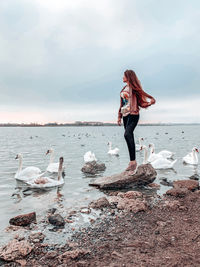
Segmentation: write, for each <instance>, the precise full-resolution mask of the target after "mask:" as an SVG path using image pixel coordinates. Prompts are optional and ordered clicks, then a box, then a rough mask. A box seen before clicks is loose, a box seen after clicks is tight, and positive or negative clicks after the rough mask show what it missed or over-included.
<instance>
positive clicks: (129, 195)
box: [123, 191, 143, 199]
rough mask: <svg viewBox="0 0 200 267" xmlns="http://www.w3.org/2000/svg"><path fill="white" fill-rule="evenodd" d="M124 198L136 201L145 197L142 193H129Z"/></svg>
mask: <svg viewBox="0 0 200 267" xmlns="http://www.w3.org/2000/svg"><path fill="white" fill-rule="evenodd" d="M123 197H124V198H129V199H136V198H142V197H143V195H142V193H141V192H138V191H128V192H126V193H124V196H123Z"/></svg>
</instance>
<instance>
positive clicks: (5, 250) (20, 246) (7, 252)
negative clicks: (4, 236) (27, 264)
mask: <svg viewBox="0 0 200 267" xmlns="http://www.w3.org/2000/svg"><path fill="white" fill-rule="evenodd" d="M32 249H33V248H32V247H31V245H30V243H29V242H27V241H24V240H23V241H18V240H16V239H13V240H12V241H10V242H9V243H8V244H7V245H6V246H3V247H1V248H0V258H1V259H3V260H5V261H13V260H17V259H21V258H23V257H25V256H26V255H28V254H29V253H30V252H31V251H32Z"/></svg>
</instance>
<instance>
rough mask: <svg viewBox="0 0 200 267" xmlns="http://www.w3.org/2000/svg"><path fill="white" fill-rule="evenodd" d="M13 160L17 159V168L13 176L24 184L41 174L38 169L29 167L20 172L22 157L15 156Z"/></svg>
mask: <svg viewBox="0 0 200 267" xmlns="http://www.w3.org/2000/svg"><path fill="white" fill-rule="evenodd" d="M15 159H19V168H18V170H17V172H16V174H15V179H17V180H19V181H22V182H26V181H28V180H30V179H32V178H33V177H34V176H37V175H39V174H40V173H41V170H40V169H39V168H38V167H34V166H30V167H26V168H25V169H23V170H22V161H23V155H22V154H17V156H16V157H15Z"/></svg>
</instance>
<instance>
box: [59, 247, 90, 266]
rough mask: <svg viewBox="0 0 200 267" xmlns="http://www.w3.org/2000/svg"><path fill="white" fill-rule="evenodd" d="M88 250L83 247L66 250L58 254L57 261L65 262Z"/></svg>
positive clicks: (86, 252)
mask: <svg viewBox="0 0 200 267" xmlns="http://www.w3.org/2000/svg"><path fill="white" fill-rule="evenodd" d="M89 252H90V251H89V250H85V249H76V250H72V251H66V252H64V253H63V254H61V255H60V256H58V259H59V261H61V262H63V263H67V261H69V260H75V259H77V258H79V257H81V256H83V255H85V254H88V253H89Z"/></svg>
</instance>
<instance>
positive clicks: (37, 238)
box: [29, 232, 45, 243]
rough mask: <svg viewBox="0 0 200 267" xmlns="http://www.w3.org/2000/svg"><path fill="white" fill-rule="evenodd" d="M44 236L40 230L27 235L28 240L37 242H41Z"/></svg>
mask: <svg viewBox="0 0 200 267" xmlns="http://www.w3.org/2000/svg"><path fill="white" fill-rule="evenodd" d="M44 238H45V235H44V234H43V233H41V232H36V233H32V234H30V236H29V240H30V242H33V243H37V242H42V241H43V240H44Z"/></svg>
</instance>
